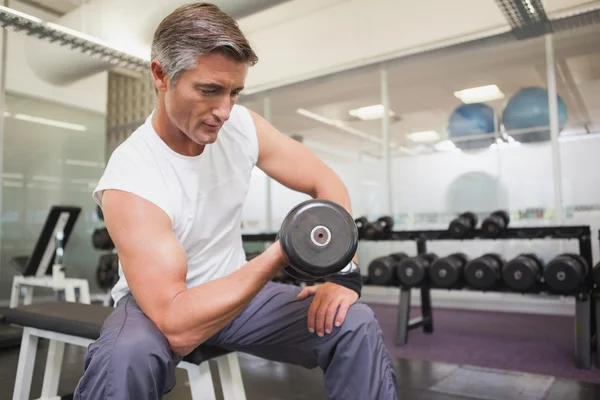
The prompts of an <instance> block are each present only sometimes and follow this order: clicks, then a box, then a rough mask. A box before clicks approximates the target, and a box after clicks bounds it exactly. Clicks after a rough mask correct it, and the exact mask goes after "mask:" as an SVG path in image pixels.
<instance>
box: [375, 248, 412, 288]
mask: <svg viewBox="0 0 600 400" xmlns="http://www.w3.org/2000/svg"><path fill="white" fill-rule="evenodd" d="M406 258H408V255H406V254H404V253H394V254H390V255H389V256H385V257H378V258H375V259H374V260H373V261H371V262H370V263H369V284H372V285H378V286H397V285H398V277H397V275H396V268H397V266H398V264H399V263H400V262H401V261H402V260H404V259H406Z"/></svg>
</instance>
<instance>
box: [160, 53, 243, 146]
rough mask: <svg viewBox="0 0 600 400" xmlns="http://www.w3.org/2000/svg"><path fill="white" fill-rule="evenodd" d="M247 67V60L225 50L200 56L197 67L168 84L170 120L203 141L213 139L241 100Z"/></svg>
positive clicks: (166, 94) (167, 105) (166, 103)
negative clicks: (238, 58) (240, 60)
mask: <svg viewBox="0 0 600 400" xmlns="http://www.w3.org/2000/svg"><path fill="white" fill-rule="evenodd" d="M247 71H248V67H247V65H246V64H244V63H238V62H236V61H234V60H232V59H230V58H228V57H227V56H225V55H223V54H221V53H210V54H207V55H204V56H202V57H199V58H198V62H197V66H196V68H195V69H193V70H188V71H184V72H183V73H182V74H181V75H180V77H179V79H178V81H177V84H176V85H175V87H171V86H172V85H171V82H170V80H169V82H168V84H167V85H165V87H164V91H165V93H164V102H165V108H166V111H167V115H168V117H169V119H170V122H171V123H172V124H173V125H175V126H176V127H177V128H178V129H179V130H180V131H182V132H183V133H184V134H185V135H187V136H188V137H189V138H190V139H191V140H192V141H194V142H196V143H198V144H200V145H205V144H210V143H213V142H214V141H215V140H217V134H218V132H219V130H220V129H221V127H222V126H223V123H225V121H227V120H228V119H229V115H230V112H231V109H232V108H233V106H234V104H235V103H236V102H237V100H238V97H239V94H240V92H241V91H242V89H243V86H244V81H245V80H246V74H247Z"/></svg>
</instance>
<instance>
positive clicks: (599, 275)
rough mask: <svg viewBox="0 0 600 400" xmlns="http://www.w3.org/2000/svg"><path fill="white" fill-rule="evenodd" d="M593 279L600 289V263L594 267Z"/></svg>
mask: <svg viewBox="0 0 600 400" xmlns="http://www.w3.org/2000/svg"><path fill="white" fill-rule="evenodd" d="M592 277H593V278H594V283H596V285H598V286H599V287H600V263H598V264H596V265H595V266H594V269H593V271H592Z"/></svg>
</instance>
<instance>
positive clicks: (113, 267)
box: [96, 254, 119, 290]
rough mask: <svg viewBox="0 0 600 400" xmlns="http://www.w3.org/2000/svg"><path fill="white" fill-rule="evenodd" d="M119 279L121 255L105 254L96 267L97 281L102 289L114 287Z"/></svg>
mask: <svg viewBox="0 0 600 400" xmlns="http://www.w3.org/2000/svg"><path fill="white" fill-rule="evenodd" d="M118 279H119V257H118V256H117V254H103V255H101V256H100V258H99V260H98V267H97V268H96V283H97V284H98V287H99V288H100V289H102V290H108V289H110V288H112V287H113V286H114V285H115V283H117V280H118Z"/></svg>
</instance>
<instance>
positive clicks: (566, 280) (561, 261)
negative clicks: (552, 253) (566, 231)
mask: <svg viewBox="0 0 600 400" xmlns="http://www.w3.org/2000/svg"><path fill="white" fill-rule="evenodd" d="M584 276H585V266H584V265H582V264H581V260H580V259H579V258H577V257H573V256H572V255H570V254H562V255H559V256H558V257H556V258H555V259H554V260H552V261H550V262H549V263H548V265H547V266H546V269H545V270H544V280H545V281H546V284H547V285H548V287H549V288H550V289H552V290H554V291H556V292H558V293H565V294H568V293H571V292H573V291H574V290H575V289H577V287H578V286H579V285H580V284H581V282H582V281H583V279H584Z"/></svg>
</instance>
